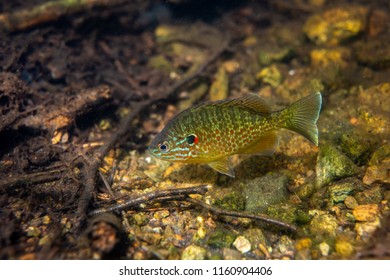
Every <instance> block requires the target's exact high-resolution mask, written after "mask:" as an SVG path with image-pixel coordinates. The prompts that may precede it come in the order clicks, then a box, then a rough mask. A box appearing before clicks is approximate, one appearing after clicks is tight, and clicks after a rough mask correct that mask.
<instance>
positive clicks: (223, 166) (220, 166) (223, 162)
mask: <svg viewBox="0 0 390 280" xmlns="http://www.w3.org/2000/svg"><path fill="white" fill-rule="evenodd" d="M208 166H210V167H211V168H212V169H214V170H216V171H218V172H219V173H222V174H225V175H228V176H230V177H233V178H234V170H233V168H232V167H231V165H230V163H229V159H228V158H227V157H224V158H221V159H219V160H216V161H213V162H210V163H208Z"/></svg>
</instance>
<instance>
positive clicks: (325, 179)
mask: <svg viewBox="0 0 390 280" xmlns="http://www.w3.org/2000/svg"><path fill="white" fill-rule="evenodd" d="M359 171H360V170H359V168H358V167H357V166H356V165H355V164H354V163H353V161H352V160H351V159H350V158H348V157H347V156H346V155H345V154H343V153H342V152H340V151H339V150H338V149H336V148H335V147H334V146H332V145H329V144H327V145H324V146H322V147H321V148H320V152H319V153H318V156H317V165H316V173H317V187H322V186H325V185H328V184H329V183H332V182H334V181H336V180H338V179H342V178H345V177H349V176H353V175H356V174H358V173H359Z"/></svg>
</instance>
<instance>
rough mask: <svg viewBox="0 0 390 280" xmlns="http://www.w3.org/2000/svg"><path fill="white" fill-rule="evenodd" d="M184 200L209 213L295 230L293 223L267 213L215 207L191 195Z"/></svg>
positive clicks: (294, 231)
mask: <svg viewBox="0 0 390 280" xmlns="http://www.w3.org/2000/svg"><path fill="white" fill-rule="evenodd" d="M185 200H186V201H188V202H190V203H192V204H194V205H197V206H200V207H202V208H204V209H206V210H208V211H210V212H211V213H213V214H215V215H217V216H230V217H237V218H248V219H252V220H257V221H260V222H264V223H267V224H269V225H274V226H276V227H278V228H281V229H284V230H287V231H290V232H291V233H296V232H297V228H296V227H295V226H294V225H291V224H288V223H285V222H283V221H280V220H277V219H274V218H271V217H269V216H267V215H262V214H254V213H248V212H243V211H234V210H226V209H221V208H218V207H215V206H213V205H209V204H207V203H205V202H203V201H201V200H199V199H194V198H191V197H186V198H185Z"/></svg>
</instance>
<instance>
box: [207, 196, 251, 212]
mask: <svg viewBox="0 0 390 280" xmlns="http://www.w3.org/2000/svg"><path fill="white" fill-rule="evenodd" d="M214 205H215V206H219V207H221V208H223V209H228V210H236V211H243V210H245V197H244V196H243V194H242V193H238V192H232V193H229V194H228V195H226V196H224V197H223V198H221V199H216V200H215V201H214Z"/></svg>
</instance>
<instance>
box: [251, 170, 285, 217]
mask: <svg viewBox="0 0 390 280" xmlns="http://www.w3.org/2000/svg"><path fill="white" fill-rule="evenodd" d="M287 183H288V177H287V176H286V175H284V174H280V173H268V174H267V175H265V176H263V177H258V178H255V179H253V180H250V181H247V182H246V183H245V186H244V193H245V198H246V203H245V209H246V210H248V211H264V210H266V209H267V208H268V206H270V205H273V204H277V203H280V202H282V201H284V200H285V199H286V197H287V195H288V191H287Z"/></svg>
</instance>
